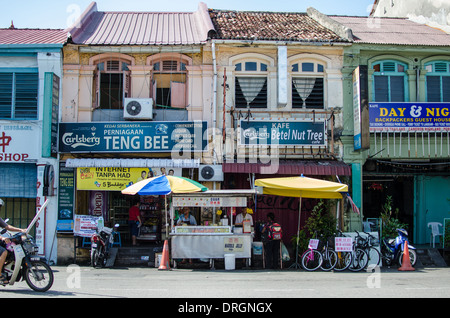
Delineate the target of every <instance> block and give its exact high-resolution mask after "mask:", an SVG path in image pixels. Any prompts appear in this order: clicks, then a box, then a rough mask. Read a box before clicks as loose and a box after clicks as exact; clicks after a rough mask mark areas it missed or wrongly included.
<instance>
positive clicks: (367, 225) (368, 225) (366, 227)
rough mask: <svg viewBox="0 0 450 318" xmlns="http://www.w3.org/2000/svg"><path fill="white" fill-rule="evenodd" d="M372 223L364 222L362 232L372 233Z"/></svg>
mask: <svg viewBox="0 0 450 318" xmlns="http://www.w3.org/2000/svg"><path fill="white" fill-rule="evenodd" d="M374 225H375V224H373V223H372V222H368V221H364V222H363V230H364V232H372V226H374Z"/></svg>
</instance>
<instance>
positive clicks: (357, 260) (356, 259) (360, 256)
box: [340, 232, 369, 272]
mask: <svg viewBox="0 0 450 318" xmlns="http://www.w3.org/2000/svg"><path fill="white" fill-rule="evenodd" d="M340 235H341V236H342V237H349V236H348V235H345V234H343V233H342V232H340ZM350 253H351V255H352V258H351V260H350V264H349V266H348V267H347V268H348V269H349V270H350V271H352V272H359V271H361V270H363V269H364V268H366V266H367V264H368V263H369V255H368V254H367V253H366V251H364V250H363V249H362V248H360V247H359V246H358V243H357V240H354V241H353V246H352V251H351V252H350Z"/></svg>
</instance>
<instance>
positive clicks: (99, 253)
mask: <svg viewBox="0 0 450 318" xmlns="http://www.w3.org/2000/svg"><path fill="white" fill-rule="evenodd" d="M91 265H92V267H94V268H98V267H104V266H105V265H106V258H105V251H104V248H103V247H100V248H97V249H95V250H94V252H93V254H92V258H91Z"/></svg>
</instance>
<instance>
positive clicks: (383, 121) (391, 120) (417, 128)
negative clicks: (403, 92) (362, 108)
mask: <svg viewBox="0 0 450 318" xmlns="http://www.w3.org/2000/svg"><path fill="white" fill-rule="evenodd" d="M369 118H370V131H371V132H396V131H398V132H400V131H410V132H439V131H450V103H420V102H418V103H370V105H369Z"/></svg>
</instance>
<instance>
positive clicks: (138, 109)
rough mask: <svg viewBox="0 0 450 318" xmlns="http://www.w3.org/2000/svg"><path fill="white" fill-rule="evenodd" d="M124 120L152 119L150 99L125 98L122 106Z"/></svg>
mask: <svg viewBox="0 0 450 318" xmlns="http://www.w3.org/2000/svg"><path fill="white" fill-rule="evenodd" d="M123 118H125V119H137V120H143V119H153V99H152V98H125V102H124V106H123Z"/></svg>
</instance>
